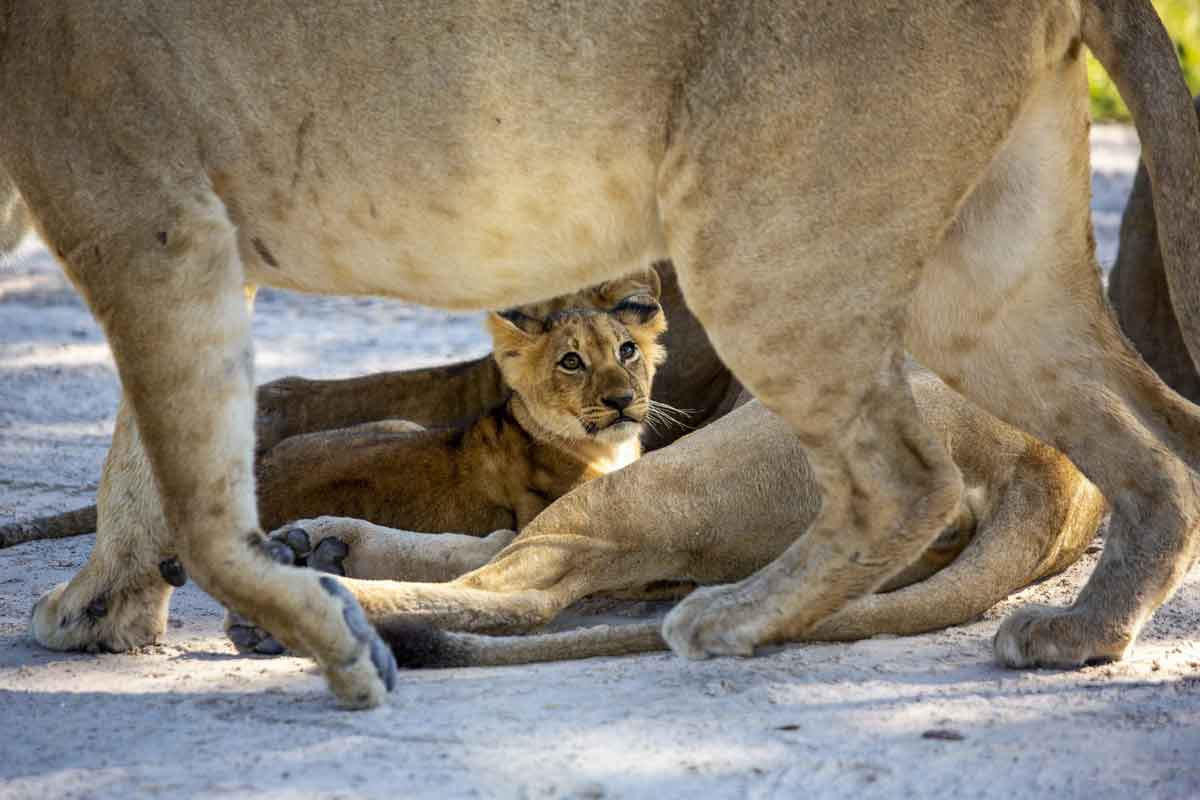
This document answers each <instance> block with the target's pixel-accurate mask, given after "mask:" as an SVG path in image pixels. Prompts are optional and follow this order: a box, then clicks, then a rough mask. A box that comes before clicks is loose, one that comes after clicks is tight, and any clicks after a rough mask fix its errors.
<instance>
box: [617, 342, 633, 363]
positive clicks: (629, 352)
mask: <svg viewBox="0 0 1200 800" xmlns="http://www.w3.org/2000/svg"><path fill="white" fill-rule="evenodd" d="M637 351H638V349H637V345H636V344H634V343H633V342H625V344H623V345H621V349H620V350H619V351H618V352H619V353H620V354H621V360H622V361H628V360H629V359H631V358H633V357H634V356H636V355H637Z"/></svg>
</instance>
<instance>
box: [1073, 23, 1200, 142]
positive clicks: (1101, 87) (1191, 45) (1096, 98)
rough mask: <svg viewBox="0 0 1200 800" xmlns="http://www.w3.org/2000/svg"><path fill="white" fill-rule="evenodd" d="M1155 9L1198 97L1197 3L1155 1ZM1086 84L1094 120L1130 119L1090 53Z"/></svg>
mask: <svg viewBox="0 0 1200 800" xmlns="http://www.w3.org/2000/svg"><path fill="white" fill-rule="evenodd" d="M1154 7H1155V8H1156V9H1158V13H1159V16H1161V17H1162V19H1163V22H1164V23H1166V26H1167V31H1168V32H1169V33H1170V34H1171V38H1172V39H1173V40H1174V41H1175V47H1176V49H1178V51H1179V61H1180V63H1181V64H1182V65H1183V74H1184V77H1185V78H1187V82H1188V86H1190V87H1191V89H1192V94H1198V93H1200V0H1155V2H1154ZM1088 84H1089V85H1090V86H1091V94H1092V118H1093V119H1095V120H1128V119H1129V109H1127V108H1125V104H1124V103H1122V102H1121V98H1120V96H1119V95H1118V94H1117V87H1116V85H1115V84H1114V83H1113V82H1112V81H1111V80H1110V79H1109V77H1108V74H1107V73H1106V72H1105V71H1104V68H1103V67H1101V66H1100V64H1099V62H1097V61H1096V59H1095V58H1093V57H1092V55H1091V54H1090V53H1089V54H1088Z"/></svg>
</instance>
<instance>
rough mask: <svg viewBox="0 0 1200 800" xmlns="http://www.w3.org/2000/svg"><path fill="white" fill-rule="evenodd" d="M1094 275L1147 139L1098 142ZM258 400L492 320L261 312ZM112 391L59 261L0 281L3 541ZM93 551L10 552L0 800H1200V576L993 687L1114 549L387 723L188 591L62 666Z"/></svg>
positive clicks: (281, 305)
mask: <svg viewBox="0 0 1200 800" xmlns="http://www.w3.org/2000/svg"><path fill="white" fill-rule="evenodd" d="M1093 153H1094V157H1095V163H1094V181H1093V184H1094V188H1095V192H1096V196H1095V200H1094V204H1093V205H1094V209H1095V214H1096V222H1097V236H1098V239H1099V244H1100V255H1101V260H1102V261H1103V262H1104V263H1105V264H1108V263H1111V261H1112V259H1113V257H1114V256H1115V252H1116V231H1117V225H1118V223H1119V217H1120V210H1121V208H1122V205H1123V203H1124V198H1125V195H1126V193H1127V191H1128V187H1129V185H1130V183H1131V180H1132V172H1133V167H1134V165H1135V163H1136V158H1137V143H1136V140H1135V139H1134V138H1133V136H1132V134H1131V133H1130V131H1129V130H1128V129H1125V128H1110V127H1106V128H1099V129H1097V130H1096V131H1095V132H1094V133H1093ZM255 333H256V337H257V346H258V354H257V355H258V359H257V360H258V367H259V376H260V379H261V380H269V379H272V378H275V377H279V376H281V375H284V374H303V375H308V376H326V377H333V376H348V375H354V374H360V373H364V372H368V371H372V370H379V369H394V368H400V367H409V366H417V365H424V364H429V363H437V362H441V361H445V360H448V359H450V358H457V357H462V356H466V355H471V354H476V353H479V352H481V351H482V350H484V349H485V347H486V342H485V340H484V335H483V332H482V329H481V326H480V325H479V322H478V319H477V318H476V317H461V316H460V317H453V316H448V315H445V314H441V313H438V312H433V311H429V310H425V309H420V308H414V307H411V306H405V305H401V304H397V303H391V302H384V301H379V300H371V299H330V298H318V297H303V296H298V295H289V294H284V293H276V292H267V293H264V296H263V297H262V300H261V301H260V303H259V310H258V314H257V316H256V320H255ZM116 402H117V383H116V378H115V374H114V371H113V366H112V362H111V359H110V357H109V354H108V351H107V349H106V347H105V345H104V342H103V339H102V338H101V336H100V334H99V332H98V331H97V328H96V326H95V324H94V323H93V322H92V320H91V318H90V316H89V315H88V314H87V311H86V309H85V308H84V307H83V305H82V304H81V303H80V301H79V299H78V298H77V297H76V295H75V294H74V292H73V291H72V290H71V288H70V287H69V286H68V285H67V283H66V282H65V281H64V280H63V278H62V277H61V275H59V273H58V272H57V271H56V269H55V267H54V265H53V264H52V262H51V261H50V259H49V258H48V256H47V255H46V253H45V251H43V250H41V249H40V248H38V247H37V246H35V245H33V244H32V243H28V244H27V246H26V247H25V249H24V250H22V251H21V253H20V254H19V256H18V258H17V259H16V260H14V261H12V262H10V263H8V264H7V265H3V266H0V522H7V521H10V520H13V519H18V518H24V517H27V516H32V515H35V514H39V513H49V512H52V511H58V510H65V509H67V508H72V507H75V506H77V505H82V504H85V503H87V502H90V500H91V497H92V495H93V493H94V491H95V489H96V480H97V477H98V475H99V471H100V463H101V459H102V458H103V455H104V452H105V448H106V447H107V444H108V440H109V437H110V435H111V431H112V422H113V413H114V410H115V407H116ZM92 539H93V537H90V536H89V537H80V538H76V539H70V540H60V541H56V542H48V543H35V544H27V545H22V546H19V547H15V548H11V549H8V550H2V551H0V798H50V797H79V798H84V797H122V798H126V797H168V796H170V797H216V796H257V797H271V798H275V797H278V798H285V797H376V796H378V797H385V796H386V797H391V798H421V797H430V798H446V797H481V798H491V797H499V798H559V797H564V798H565V797H572V798H624V797H648V798H673V797H684V796H686V797H704V798H724V797H737V798H741V797H746V798H770V797H799V796H805V797H811V798H822V797H855V798H874V797H886V798H893V797H908V796H931V797H1004V798H1011V797H1029V796H1036V795H1044V796H1054V797H1059V798H1074V797H1081V798H1083V797H1086V798H1090V799H1091V800H1095V798H1104V797H1122V798H1126V797H1153V798H1185V797H1192V798H1194V797H1200V636H1198V629H1200V571H1196V572H1193V574H1192V575H1191V577H1190V579H1189V580H1188V582H1187V583H1186V585H1185V586H1184V588H1183V589H1182V590H1181V591H1180V593H1179V594H1178V595H1177V596H1176V597H1175V599H1174V600H1172V601H1171V603H1170V604H1168V605H1167V606H1166V607H1164V608H1163V609H1162V610H1161V611H1160V612H1159V614H1158V615H1157V616H1156V617H1155V619H1154V621H1153V622H1152V623H1151V624H1150V626H1149V627H1148V628H1147V630H1146V632H1145V634H1144V635H1143V637H1142V639H1141V642H1140V644H1139V646H1138V648H1137V650H1136V652H1135V654H1134V657H1133V658H1132V659H1131V660H1129V661H1126V662H1123V663H1120V664H1116V665H1110V666H1103V667H1092V668H1088V669H1083V670H1080V671H1078V672H1055V671H1037V672H1012V671H1007V670H1003V669H1000V668H998V667H997V666H995V664H993V662H992V658H991V649H990V641H991V637H992V635H993V633H994V632H995V629H996V627H997V624H998V621H999V620H1000V619H1001V618H1002V617H1003V615H1004V614H1006V613H1007V612H1008V611H1009V610H1011V609H1012V608H1014V607H1016V606H1017V605H1020V604H1022V603H1025V602H1028V601H1034V600H1036V601H1041V602H1052V603H1065V602H1067V601H1068V600H1069V599H1070V598H1071V597H1072V596H1073V593H1074V591H1075V590H1076V589H1077V587H1078V586H1079V585H1080V584H1081V583H1082V581H1083V580H1084V579H1085V578H1086V576H1087V574H1088V572H1089V571H1090V569H1091V567H1092V565H1093V564H1094V561H1095V557H1096V556H1095V553H1093V554H1090V555H1089V556H1088V557H1087V558H1086V559H1085V561H1084V562H1083V563H1080V564H1078V565H1076V567H1074V568H1073V569H1071V570H1070V571H1069V572H1068V573H1066V574H1064V575H1062V576H1059V577H1056V578H1052V579H1050V580H1048V581H1046V582H1044V583H1042V584H1041V585H1039V586H1036V587H1033V588H1031V589H1029V590H1027V591H1025V592H1023V593H1022V594H1020V595H1018V596H1016V597H1014V598H1012V599H1010V600H1009V601H1007V602H1006V603H1004V604H1002V605H1001V606H999V607H997V608H995V609H993V610H992V611H991V612H990V613H988V614H987V615H986V616H985V618H984V619H982V620H980V621H978V622H976V623H974V624H972V625H968V626H965V627H962V628H957V629H953V630H949V631H945V632H941V633H936V634H930V635H925V636H917V637H911V638H879V639H875V640H871V641H866V642H860V643H857V644H844V645H805V646H793V647H787V648H782V649H777V650H775V651H773V652H770V653H768V654H765V655H763V656H761V657H758V658H754V659H745V660H737V659H723V660H716V661H708V662H699V663H689V662H685V661H682V660H680V659H677V658H675V657H673V656H670V655H666V654H660V655H648V656H641V657H635V658H624V659H598V660H594V661H588V662H580V663H568V664H554V665H543V666H531V667H513V668H503V669H487V670H483V669H458V670H446V671H422V672H410V673H405V674H403V675H402V676H401V680H400V684H399V686H398V688H397V690H396V691H395V693H394V694H393V695H392V696H391V698H390V700H389V701H388V703H387V704H386V705H385V706H384V707H382V708H380V709H377V710H375V711H370V712H360V713H350V712H342V711H337V710H335V709H334V708H333V706H332V703H331V700H330V697H329V695H328V694H327V693H326V691H325V689H324V686H323V684H322V681H321V680H320V679H319V677H318V676H317V675H316V674H315V673H314V672H313V671H312V670H311V669H310V667H309V664H308V663H307V662H305V661H303V660H300V659H295V658H277V659H266V658H243V657H240V656H237V655H236V654H235V653H234V651H233V648H232V647H231V646H230V645H229V644H228V643H227V642H226V640H225V639H224V638H223V637H222V636H221V633H220V620H221V610H220V609H219V607H218V606H217V605H216V604H215V603H214V602H213V601H212V600H210V599H209V598H207V597H206V596H204V595H203V594H202V593H201V592H199V591H198V590H197V589H196V588H195V587H194V586H193V585H191V584H189V585H188V586H187V587H185V588H184V589H183V590H181V591H180V592H178V593H177V594H176V596H175V601H174V603H173V605H172V610H171V618H170V626H169V630H168V633H167V636H166V638H165V640H164V641H163V642H162V643H161V644H159V645H156V646H153V647H148V648H145V649H144V650H143V651H141V652H137V653H129V654H121V655H101V656H89V655H77V654H66V653H52V652H48V651H45V650H42V649H40V648H39V647H37V646H35V645H34V644H33V643H32V641H31V640H30V639H29V638H28V636H27V634H26V618H27V615H28V613H29V609H30V607H31V605H32V604H33V602H34V600H35V599H36V598H37V597H38V596H39V595H40V594H41V593H42V592H43V591H45V590H46V589H48V588H50V587H51V586H53V585H54V584H55V583H57V582H59V581H63V580H66V579H68V578H69V577H70V576H71V574H72V573H73V572H74V571H75V570H76V569H77V568H78V567H79V566H80V565H81V564H82V563H83V561H84V559H85V558H86V556H87V553H88V551H89V549H90V547H91V545H92Z"/></svg>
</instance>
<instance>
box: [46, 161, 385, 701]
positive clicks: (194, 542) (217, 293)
mask: <svg viewBox="0 0 1200 800" xmlns="http://www.w3.org/2000/svg"><path fill="white" fill-rule="evenodd" d="M101 146H102V145H101ZM80 162H81V163H82V164H86V163H87V162H86V159H84V158H81V159H80ZM28 163H38V162H37V159H36V158H34V159H30V162H28ZM84 171H86V170H84ZM139 174H140V173H137V172H136V171H133V172H131V173H126V174H125V175H123V176H113V177H111V178H110V184H109V188H110V191H111V192H112V193H113V195H114V196H125V197H131V198H139V199H140V200H141V203H140V205H138V206H137V207H136V208H128V207H123V208H122V213H121V214H119V215H113V214H111V213H110V210H109V209H106V208H104V207H103V206H102V205H101V204H100V203H95V205H96V206H99V207H90V206H88V205H87V204H88V202H89V199H90V198H91V196H90V195H89V194H88V193H87V192H82V191H81V192H76V193H73V192H71V191H70V188H71V187H69V186H68V187H59V188H60V190H61V189H66V190H67V191H61V194H62V195H63V196H67V197H72V198H74V200H73V202H76V203H79V204H80V205H81V206H83V207H82V208H78V209H74V211H75V213H74V214H73V215H70V217H71V218H73V219H76V220H78V219H81V218H82V219H94V220H96V221H97V223H98V224H97V230H102V231H105V233H103V234H98V233H96V232H95V231H88V230H81V229H79V228H78V227H76V226H71V225H69V224H66V223H63V222H61V219H62V218H61V217H59V216H58V215H57V213H56V212H55V209H56V208H57V206H55V205H52V204H49V203H48V202H45V198H44V197H41V196H38V195H35V196H32V197H29V196H27V200H28V201H29V202H30V204H31V206H33V207H34V209H35V213H36V214H37V217H38V219H40V220H41V221H42V223H43V225H44V227H45V231H44V232H45V237H46V239H47V241H48V242H49V243H50V244H51V246H52V247H54V248H55V249H56V250H57V252H58V253H59V254H60V258H61V260H62V262H63V264H64V268H65V269H66V271H67V273H68V274H69V275H70V277H71V278H72V280H73V281H74V282H75V283H76V285H77V286H79V288H80V289H81V291H82V293H83V295H84V297H85V298H86V300H87V301H88V304H89V306H90V307H91V308H92V310H93V313H95V315H96V317H97V319H98V320H99V321H100V322H101V324H102V325H103V327H104V329H105V333H106V334H107V336H108V340H109V342H110V344H111V347H112V350H113V354H114V357H115V359H116V362H117V366H118V369H119V371H120V373H121V378H122V386H123V387H124V390H125V393H126V394H125V396H126V399H127V400H128V402H129V404H130V406H131V407H132V409H133V412H134V416H135V417H136V420H137V426H138V431H139V433H140V435H141V439H142V442H143V444H144V446H145V448H146V451H147V453H148V455H149V457H150V460H151V463H152V464H153V466H154V472H155V477H156V481H157V484H158V487H159V490H160V495H161V497H162V498H163V501H164V512H165V515H166V519H167V522H168V528H169V530H170V531H171V532H172V538H173V545H174V547H175V548H176V549H177V551H178V553H179V555H180V557H181V560H182V562H183V564H184V566H185V568H186V569H187V571H188V572H189V573H190V574H191V575H192V576H193V577H194V578H195V579H196V581H197V583H199V584H200V586H201V587H202V588H203V589H205V590H206V591H208V592H209V593H211V594H212V595H214V596H215V597H216V598H217V599H219V600H220V601H221V602H223V603H225V604H227V605H229V606H231V607H233V608H235V609H238V610H240V611H242V612H243V613H248V614H249V615H250V616H252V617H253V618H255V619H256V620H258V621H260V622H262V623H263V624H265V625H267V626H269V627H270V629H271V630H272V631H274V632H276V636H277V637H278V638H279V639H280V640H281V641H283V642H286V643H287V644H289V645H290V646H292V647H294V648H296V649H298V650H301V651H302V652H305V653H308V654H311V655H312V656H313V657H314V658H316V659H317V661H318V663H320V664H321V666H322V667H323V668H324V670H325V672H326V675H327V677H328V678H329V680H330V683H331V685H332V688H333V689H334V691H335V693H336V695H337V696H338V698H339V700H340V701H341V702H342V703H343V704H345V705H348V706H357V707H362V706H370V705H375V704H377V703H379V702H380V701H381V700H382V698H383V696H384V694H385V693H386V691H387V690H388V688H389V687H390V685H391V684H392V683H393V681H394V664H393V662H392V658H391V654H390V653H388V652H387V650H386V648H385V647H384V646H383V645H382V643H381V642H380V641H379V640H378V637H377V636H376V635H375V633H374V631H373V630H372V629H371V627H370V626H369V625H368V624H367V622H366V620H365V619H364V618H363V616H362V613H361V611H360V610H359V608H358V606H357V604H356V603H355V602H354V600H353V598H352V597H350V596H349V595H348V594H347V593H346V592H345V591H344V590H342V589H341V587H339V586H337V584H336V583H335V582H333V581H331V580H330V579H329V578H327V577H326V578H322V577H321V576H319V575H317V574H316V573H313V572H310V571H304V570H295V569H292V568H290V567H284V566H281V565H280V564H278V563H276V561H275V560H273V559H272V557H271V555H270V553H269V552H268V550H267V548H266V547H265V546H264V545H265V540H264V539H263V538H262V535H261V533H260V532H259V531H258V530H257V513H256V509H255V501H254V492H253V483H252V481H253V477H252V475H253V472H252V469H253V466H252V464H253V462H252V459H253V441H252V436H251V433H250V432H251V424H252V421H253V420H252V416H253V413H254V405H253V386H254V384H253V366H254V365H253V353H252V350H251V347H250V339H249V314H248V312H247V309H246V308H245V303H244V297H243V282H244V278H243V273H242V266H241V261H240V258H239V255H238V250H237V243H236V238H235V233H234V227H233V225H232V223H231V222H230V221H229V218H228V216H227V215H226V212H225V209H224V206H223V204H222V203H221V202H220V201H219V200H218V198H217V197H216V196H214V195H213V194H212V193H211V191H207V190H206V189H205V188H204V187H203V186H202V185H198V184H195V183H193V184H192V185H191V188H190V189H183V190H178V189H176V190H174V191H171V190H167V191H166V193H165V194H164V195H161V196H160V193H162V192H163V189H162V188H160V187H159V186H155V185H153V184H152V185H151V186H146V185H143V184H140V183H139V182H137V179H136V176H137V175H139ZM122 178H124V183H123V182H122ZM179 180H180V181H181V185H183V186H187V185H188V183H187V182H185V181H186V179H183V178H180V179H179ZM24 185H25V186H27V187H31V188H32V189H33V191H35V192H37V191H38V190H39V189H40V181H39V180H38V176H37V174H36V173H33V172H32V171H31V174H29V175H26V181H25V183H24ZM39 201H41V202H39ZM61 202H65V201H61ZM92 202H95V201H92ZM42 203H45V204H44V205H42ZM114 265H120V268H119V269H116V268H114ZM100 588H103V587H100ZM301 609H304V611H305V613H304V614H301V613H300V611H301ZM35 613H36V612H35Z"/></svg>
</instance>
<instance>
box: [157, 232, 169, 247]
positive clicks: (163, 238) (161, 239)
mask: <svg viewBox="0 0 1200 800" xmlns="http://www.w3.org/2000/svg"><path fill="white" fill-rule="evenodd" d="M154 238H156V239H158V243H159V244H161V245H162V246H163V247H166V246H167V232H166V231H159V232H158V233H156V234H154Z"/></svg>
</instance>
